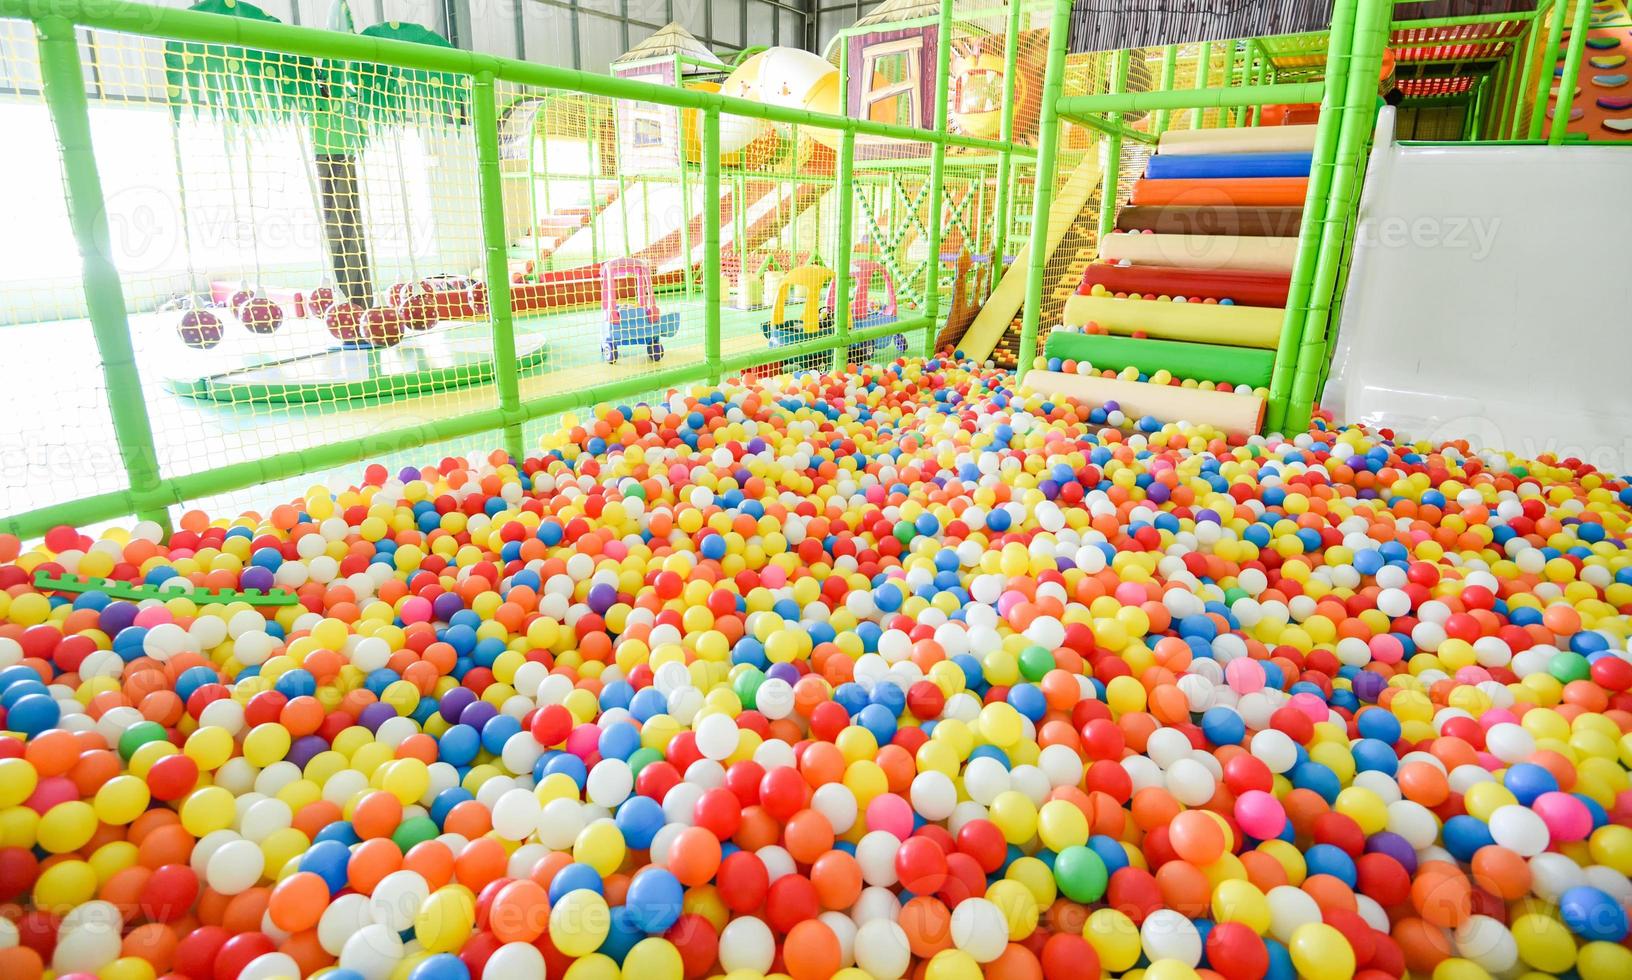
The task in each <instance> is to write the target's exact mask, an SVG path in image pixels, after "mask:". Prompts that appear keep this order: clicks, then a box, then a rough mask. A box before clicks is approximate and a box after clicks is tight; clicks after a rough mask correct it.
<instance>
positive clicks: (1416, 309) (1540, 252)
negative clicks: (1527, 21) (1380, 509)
mask: <svg viewBox="0 0 1632 980" xmlns="http://www.w3.org/2000/svg"><path fill="white" fill-rule="evenodd" d="M1393 124H1394V111H1393V110H1392V109H1384V110H1383V112H1382V116H1381V118H1380V119H1379V121H1378V132H1377V140H1376V143H1375V145H1374V148H1373V150H1372V154H1371V163H1370V168H1369V170H1368V172H1367V175H1366V183H1365V188H1364V192H1363V195H1362V197H1361V203H1360V224H1359V232H1358V236H1357V239H1356V243H1355V249H1354V265H1353V268H1352V271H1351V274H1350V276H1349V282H1348V290H1347V294H1346V296H1345V299H1344V303H1343V311H1342V321H1341V324H1340V330H1339V333H1338V338H1337V347H1336V350H1335V352H1334V360H1333V364H1332V372H1331V377H1330V380H1329V383H1328V384H1327V385H1326V391H1325V398H1324V399H1323V403H1324V404H1325V405H1326V406H1327V407H1328V408H1331V409H1332V410H1333V411H1334V412H1335V413H1336V417H1337V418H1338V419H1340V420H1349V421H1355V422H1365V423H1368V424H1371V425H1376V426H1392V427H1395V428H1397V429H1398V430H1399V431H1400V433H1401V434H1402V435H1404V436H1408V437H1410V438H1413V439H1429V440H1433V441H1439V440H1443V439H1466V440H1468V441H1469V443H1470V445H1471V447H1472V448H1473V449H1474V450H1476V451H1477V450H1479V449H1482V448H1488V449H1497V450H1507V451H1510V452H1513V453H1515V454H1517V455H1519V456H1522V457H1525V458H1532V459H1533V458H1535V457H1536V456H1537V455H1539V454H1541V453H1553V454H1555V455H1556V456H1557V457H1558V458H1559V459H1561V460H1562V459H1565V458H1568V457H1571V456H1573V457H1576V458H1578V459H1580V460H1582V461H1584V462H1587V463H1590V464H1592V465H1594V466H1596V467H1598V468H1599V469H1602V470H1606V471H1608V472H1610V473H1612V474H1617V475H1618V474H1625V473H1627V472H1629V471H1632V384H1629V383H1628V379H1629V376H1632V370H1629V369H1632V357H1629V356H1628V353H1627V350H1628V341H1627V327H1628V325H1629V324H1632V270H1629V268H1628V265H1627V252H1626V241H1627V229H1628V228H1629V227H1632V181H1629V180H1628V179H1627V174H1628V167H1627V164H1628V162H1629V160H1628V158H1627V151H1626V150H1625V149H1622V148H1618V147H1613V146H1478V145H1470V146H1402V145H1401V144H1399V143H1397V142H1395V140H1394V132H1393Z"/></svg>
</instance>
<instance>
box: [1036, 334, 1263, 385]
mask: <svg viewBox="0 0 1632 980" xmlns="http://www.w3.org/2000/svg"><path fill="white" fill-rule="evenodd" d="M1043 353H1044V355H1045V356H1047V357H1058V358H1060V359H1061V360H1072V361H1087V362H1088V363H1090V364H1092V365H1093V366H1094V367H1096V368H1100V369H1107V368H1108V369H1110V370H1112V371H1121V370H1123V369H1124V368H1128V367H1132V368H1135V369H1137V370H1138V371H1139V373H1141V374H1155V373H1156V372H1157V371H1164V370H1165V371H1167V372H1169V373H1171V374H1172V375H1173V376H1174V377H1175V378H1181V379H1182V378H1194V379H1195V380H1197V381H1214V382H1218V381H1227V382H1229V383H1230V384H1232V385H1237V386H1240V385H1246V386H1248V387H1251V388H1264V387H1267V386H1268V385H1269V376H1270V374H1271V372H1272V371H1273V370H1274V367H1275V352H1274V351H1272V350H1257V349H1254V348H1251V347H1225V346H1223V345H1220V344H1192V343H1185V342H1183V341H1178V340H1151V339H1144V338H1136V337H1115V336H1110V335H1107V334H1087V333H1074V332H1070V331H1066V330H1055V331H1054V332H1053V333H1050V334H1049V335H1048V340H1047V341H1046V342H1045V343H1044V344H1043Z"/></svg>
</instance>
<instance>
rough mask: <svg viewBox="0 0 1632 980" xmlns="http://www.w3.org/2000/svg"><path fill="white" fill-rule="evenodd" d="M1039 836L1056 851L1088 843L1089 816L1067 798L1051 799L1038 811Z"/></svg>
mask: <svg viewBox="0 0 1632 980" xmlns="http://www.w3.org/2000/svg"><path fill="white" fill-rule="evenodd" d="M1037 836H1038V838H1039V839H1040V840H1042V842H1043V846H1045V847H1047V848H1048V849H1049V850H1051V851H1054V852H1056V853H1058V852H1060V851H1063V850H1065V849H1066V848H1068V847H1075V846H1077V845H1080V844H1086V843H1088V818H1087V817H1086V816H1084V815H1083V813H1082V810H1081V809H1080V808H1079V807H1078V806H1077V805H1076V804H1075V803H1071V802H1069V801H1067V800H1049V801H1048V802H1047V803H1044V804H1043V806H1042V809H1040V810H1038V811H1037Z"/></svg>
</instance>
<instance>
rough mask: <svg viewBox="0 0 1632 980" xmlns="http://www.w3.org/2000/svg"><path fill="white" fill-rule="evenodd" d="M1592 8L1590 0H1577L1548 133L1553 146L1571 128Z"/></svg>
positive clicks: (1548, 138)
mask: <svg viewBox="0 0 1632 980" xmlns="http://www.w3.org/2000/svg"><path fill="white" fill-rule="evenodd" d="M1560 6H1562V2H1561V3H1560ZM1591 10H1592V4H1591V3H1589V2H1588V0H1576V4H1575V21H1574V22H1573V23H1571V24H1570V50H1569V51H1568V52H1567V53H1566V54H1565V55H1564V74H1563V75H1561V76H1559V79H1558V104H1557V107H1556V108H1555V109H1554V110H1553V128H1552V129H1551V130H1550V131H1549V132H1548V133H1547V142H1548V143H1549V144H1551V145H1553V146H1558V145H1559V144H1560V143H1563V142H1564V133H1565V131H1566V130H1568V129H1569V128H1570V108H1571V107H1572V106H1573V105H1575V83H1576V81H1577V80H1579V79H1580V77H1581V55H1582V52H1584V51H1585V50H1586V48H1587V14H1588V13H1590V12H1591Z"/></svg>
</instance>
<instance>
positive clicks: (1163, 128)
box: [1004, 5, 1179, 136]
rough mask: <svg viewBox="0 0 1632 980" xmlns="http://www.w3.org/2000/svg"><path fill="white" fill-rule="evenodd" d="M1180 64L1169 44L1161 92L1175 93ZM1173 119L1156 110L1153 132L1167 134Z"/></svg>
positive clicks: (1176, 50)
mask: <svg viewBox="0 0 1632 980" xmlns="http://www.w3.org/2000/svg"><path fill="white" fill-rule="evenodd" d="M1016 6H1018V5H1016ZM1178 62H1179V46H1178V45H1177V44H1169V45H1168V46H1167V47H1165V48H1163V49H1162V81H1161V91H1163V92H1171V91H1173V74H1174V72H1176V71H1178V68H1179V63H1178ZM1004 77H1005V78H1007V77H1009V76H1007V75H1005V76H1004ZM1172 117H1173V111H1172V110H1171V109H1158V110H1156V119H1155V122H1154V126H1155V129H1154V130H1153V131H1154V132H1155V134H1156V135H1157V136H1161V135H1162V134H1163V133H1165V132H1167V124H1168V121H1169V120H1171V119H1172Z"/></svg>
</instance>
